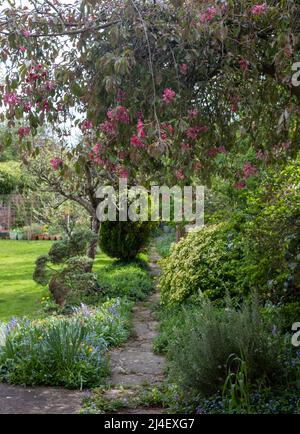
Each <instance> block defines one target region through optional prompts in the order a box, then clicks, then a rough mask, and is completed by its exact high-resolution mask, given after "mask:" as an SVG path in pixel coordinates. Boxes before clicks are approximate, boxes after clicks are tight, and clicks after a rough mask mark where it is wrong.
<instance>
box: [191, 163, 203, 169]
mask: <svg viewBox="0 0 300 434" xmlns="http://www.w3.org/2000/svg"><path fill="white" fill-rule="evenodd" d="M202 167H203V165H202V163H201V162H200V161H195V163H194V164H193V168H194V170H200V169H202Z"/></svg>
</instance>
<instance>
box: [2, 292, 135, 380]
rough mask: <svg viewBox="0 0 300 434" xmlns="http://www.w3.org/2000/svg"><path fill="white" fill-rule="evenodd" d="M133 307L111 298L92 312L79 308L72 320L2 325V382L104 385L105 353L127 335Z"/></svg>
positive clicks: (56, 318) (106, 368) (45, 320)
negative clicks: (102, 383)
mask: <svg viewBox="0 0 300 434" xmlns="http://www.w3.org/2000/svg"><path fill="white" fill-rule="evenodd" d="M131 307H132V304H131V303H129V302H127V301H126V300H124V299H111V300H109V301H107V302H105V303H103V304H102V305H101V307H97V308H93V309H90V308H88V307H87V306H86V305H81V307H80V308H77V309H74V312H73V313H72V315H70V316H52V317H49V318H46V319H43V320H36V321H28V320H27V321H26V320H21V321H17V320H16V319H12V320H11V321H10V322H9V323H7V324H6V325H2V334H1V336H2V338H1V339H0V380H2V381H6V382H9V383H11V384H27V385H37V384H40V385H41V384H43V385H53V386H65V387H68V388H84V387H93V386H97V385H99V384H101V381H102V378H103V376H105V375H107V373H108V366H107V356H106V351H107V348H108V347H110V346H115V345H120V344H121V343H122V342H124V341H125V340H126V339H127V338H128V336H129V316H130V311H131Z"/></svg>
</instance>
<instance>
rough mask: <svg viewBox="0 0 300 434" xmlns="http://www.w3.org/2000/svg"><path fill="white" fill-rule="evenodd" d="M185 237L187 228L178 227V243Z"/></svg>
mask: <svg viewBox="0 0 300 434" xmlns="http://www.w3.org/2000/svg"><path fill="white" fill-rule="evenodd" d="M184 235H185V227H184V226H182V225H176V243H178V241H179V240H180V239H181V238H182V237H183V236H184Z"/></svg>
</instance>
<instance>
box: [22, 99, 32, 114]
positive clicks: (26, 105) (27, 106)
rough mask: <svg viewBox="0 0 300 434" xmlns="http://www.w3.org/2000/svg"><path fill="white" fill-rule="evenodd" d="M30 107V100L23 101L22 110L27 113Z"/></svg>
mask: <svg viewBox="0 0 300 434" xmlns="http://www.w3.org/2000/svg"><path fill="white" fill-rule="evenodd" d="M31 107H32V105H31V103H30V102H25V104H24V106H23V108H24V111H25V112H26V113H28V112H29V111H30V110H31Z"/></svg>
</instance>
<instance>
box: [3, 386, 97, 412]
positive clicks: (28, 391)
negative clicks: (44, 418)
mask: <svg viewBox="0 0 300 434" xmlns="http://www.w3.org/2000/svg"><path fill="white" fill-rule="evenodd" d="M87 393H88V392H80V391H73V390H67V389H62V388H54V387H32V388H29V387H22V386H11V385H9V384H0V414H70V413H77V412H78V411H79V409H80V407H81V403H82V400H83V398H84V397H86V396H87Z"/></svg>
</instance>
